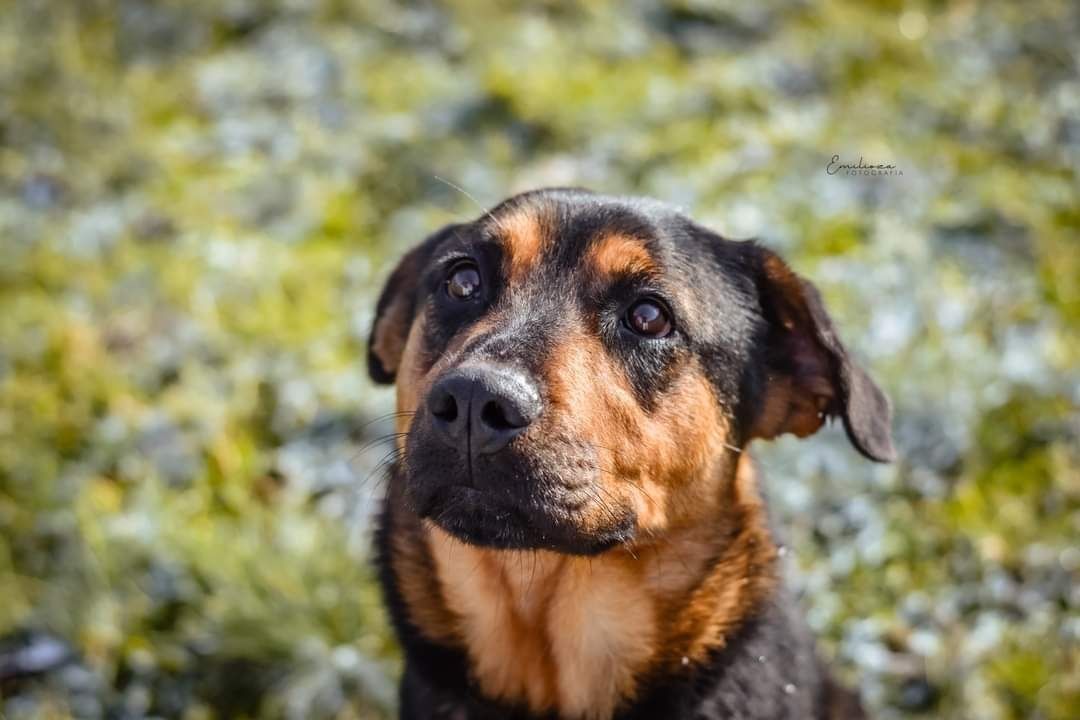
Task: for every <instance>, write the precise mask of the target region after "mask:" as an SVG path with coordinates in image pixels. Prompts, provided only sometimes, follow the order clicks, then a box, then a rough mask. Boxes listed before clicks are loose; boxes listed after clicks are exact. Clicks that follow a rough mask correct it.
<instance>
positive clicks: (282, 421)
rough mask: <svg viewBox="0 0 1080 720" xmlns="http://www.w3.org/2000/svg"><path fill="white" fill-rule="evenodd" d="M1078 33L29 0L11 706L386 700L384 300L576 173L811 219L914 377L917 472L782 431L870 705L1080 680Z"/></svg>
mask: <svg viewBox="0 0 1080 720" xmlns="http://www.w3.org/2000/svg"><path fill="white" fill-rule="evenodd" d="M1077 37H1080V7H1078V6H1077V5H1076V4H1075V3H1072V2H1068V1H1067V0H1060V1H1050V0H1033V1H1032V2H1026V3H1004V2H1001V3H993V2H989V3H978V2H975V1H974V0H957V1H955V2H930V1H927V2H901V1H900V0H892V1H890V2H880V3H860V2H855V1H854V0H828V1H827V2H821V3H811V2H807V1H806V0H769V1H768V2H758V3H739V2H733V1H723V2H708V3H706V2H699V1H697V0H672V1H671V2H667V3H649V2H644V1H641V0H638V1H636V2H629V3H620V2H614V1H609V0H590V2H586V3H582V4H570V3H563V2H555V1H548V2H542V3H529V4H525V3H510V2H493V1H487V2H468V1H466V0H455V1H453V2H446V3H433V2H423V3H416V4H397V3H390V2H382V1H380V0H324V1H323V2H306V1H303V0H285V1H283V2H269V1H265V2H264V1H260V0H228V1H226V2H218V1H217V0H155V1H153V2H150V1H140V0H115V1H113V2H106V1H105V0H83V1H82V2H77V3H73V2H65V1H64V0H8V2H6V3H4V4H2V5H0V257H2V261H0V716H4V717H6V718H12V719H14V718H29V717H68V716H75V717H117V718H120V717H123V718H127V717H132V718H134V717H144V716H167V717H187V718H205V717H215V716H235V715H242V716H252V717H254V716H259V717H290V718H306V717H337V718H347V717H363V718H367V717H378V716H380V715H379V714H380V713H385V712H388V711H389V710H390V709H391V708H392V705H393V694H394V688H393V682H392V677H393V674H394V672H395V671H396V664H395V663H396V660H395V650H394V649H393V647H392V640H391V639H390V638H389V636H388V632H387V628H386V621H385V619H384V617H383V615H382V613H381V610H380V609H379V603H378V597H377V591H376V590H375V588H374V586H373V580H372V577H371V572H370V570H369V569H368V565H367V550H366V548H367V542H368V539H367V529H368V524H369V518H370V514H371V509H372V506H373V503H374V502H375V501H376V500H375V498H377V496H378V491H379V489H380V483H379V478H380V471H381V469H382V463H381V461H382V460H384V458H385V451H386V446H385V445H384V444H379V443H377V442H375V441H376V440H377V439H378V438H379V437H380V436H382V435H383V434H385V433H386V432H388V431H389V429H390V427H389V423H388V422H387V421H386V418H385V413H386V412H387V411H388V410H389V409H390V402H391V400H390V398H389V394H388V393H386V392H385V391H375V390H374V389H373V388H372V387H371V386H370V385H369V384H368V382H367V381H366V376H365V371H364V368H363V362H362V358H363V345H364V342H365V335H366V330H367V326H368V324H369V322H370V313H371V304H372V298H373V295H374V293H375V292H376V291H377V289H378V283H379V279H380V278H381V277H383V276H384V275H385V272H386V271H387V269H388V268H389V266H390V264H391V263H392V262H393V260H394V258H396V257H397V256H398V255H399V254H400V253H401V252H403V251H404V249H405V248H406V247H408V246H409V245H410V244H411V243H413V242H416V241H417V240H419V239H420V238H421V237H422V236H423V235H424V234H425V233H426V232H430V231H431V230H432V229H434V228H436V227H438V226H439V225H440V223H444V222H447V221H449V220H452V219H457V218H462V217H468V216H472V215H475V214H477V213H478V212H479V210H478V207H477V205H478V204H482V205H487V204H490V203H493V202H495V201H497V200H498V199H500V198H501V197H503V196H505V195H507V194H509V193H510V192H512V191H514V190H519V189H524V188H528V187H535V186H539V185H548V184H579V185H586V186H589V187H592V188H595V189H599V190H604V191H608V192H633V193H640V194H647V195H653V196H656V197H659V198H661V199H664V200H667V201H670V202H673V203H675V204H678V205H680V206H683V207H685V208H686V209H687V210H688V211H690V212H692V213H693V214H694V215H695V216H696V217H698V218H699V219H701V220H703V221H705V222H706V223H708V224H711V225H712V226H713V227H715V228H716V229H717V230H719V231H721V232H723V233H725V234H727V235H730V236H736V237H739V236H751V235H756V236H759V237H761V238H762V239H763V241H765V242H767V243H769V244H770V245H772V246H774V247H776V248H778V249H779V250H781V251H782V252H784V253H785V254H786V255H787V256H788V257H789V258H790V259H791V260H792V262H793V263H794V265H795V266H796V267H797V269H799V270H800V271H802V272H803V273H805V274H807V275H808V276H810V277H813V278H814V279H815V280H816V281H817V282H818V284H819V286H820V287H821V288H822V291H823V292H824V294H825V295H826V297H827V299H828V301H829V302H830V305H831V307H832V308H833V310H834V314H835V315H836V317H837V319H838V322H839V324H840V326H841V327H842V328H843V329H844V334H845V336H846V337H847V338H848V339H849V340H850V344H851V345H852V346H853V347H854V348H855V349H856V351H857V352H858V354H860V355H862V356H863V357H864V358H865V359H866V361H867V362H868V364H869V365H870V366H871V367H872V368H873V369H874V372H875V374H876V375H877V376H878V377H880V378H881V379H882V381H883V384H884V385H885V386H886V387H887V389H888V390H889V392H890V394H891V395H892V397H893V398H894V401H895V404H896V407H897V428H896V435H897V439H898V444H899V446H900V447H901V449H902V454H903V456H904V460H903V461H901V462H900V463H898V464H897V465H895V466H892V467H888V468H878V467H870V466H869V465H868V464H866V463H864V462H862V461H860V460H858V459H856V458H855V456H854V453H853V452H852V451H851V450H850V448H849V447H847V446H846V444H845V441H844V439H843V436H842V433H841V432H839V431H837V430H835V429H833V430H830V431H828V432H826V433H823V434H822V435H819V436H818V437H817V438H815V439H813V440H812V441H804V442H801V443H796V442H795V441H794V440H784V441H782V442H779V443H776V444H774V445H773V446H771V447H768V448H761V449H760V450H759V454H760V456H761V460H762V464H763V466H764V469H765V471H766V473H765V474H766V476H767V478H768V480H767V483H768V490H769V492H770V495H771V496H772V504H773V506H774V508H775V509H776V511H777V513H778V515H779V516H780V520H781V525H782V526H784V527H785V528H786V529H787V530H786V533H787V536H786V537H787V542H788V544H789V547H791V548H793V549H794V552H792V553H790V554H789V555H788V557H790V558H791V567H790V568H789V569H790V571H791V572H790V574H791V576H792V581H793V582H794V583H795V584H796V586H797V587H798V588H799V589H800V590H801V591H802V592H803V593H804V602H805V604H806V606H807V608H808V611H809V616H810V619H811V622H812V624H813V626H814V628H815V630H816V631H817V632H818V633H819V634H820V635H821V637H822V643H823V646H824V647H825V649H826V651H827V653H828V654H829V655H830V657H832V658H834V659H835V662H836V663H837V665H838V667H840V668H841V669H842V672H843V674H844V675H845V676H846V677H847V679H849V680H850V681H852V682H856V681H857V682H859V683H860V684H861V688H862V692H863V694H864V695H865V697H866V698H867V700H868V702H869V704H870V705H871V706H872V707H873V708H875V713H876V715H877V716H879V717H882V718H901V717H916V716H923V717H948V718H979V719H980V720H982V719H994V718H1046V719H1048V720H1065V719H1066V718H1074V717H1077V715H1078V713H1080V612H1078V609H1080V582H1078V580H1080V546H1078V542H1077V540H1078V538H1080V450H1078V447H1077V437H1078V435H1080V432H1078V431H1080V412H1078V401H1080V372H1078V369H1077V368H1078V366H1080V341H1078V338H1080V209H1078V208H1080V196H1078V191H1077V188H1078V186H1080V184H1078V179H1080V178H1078V174H1080V83H1078V81H1077V78H1078V76H1080V72H1078V70H1080V51H1078V46H1077V44H1076V41H1075V39H1076V38H1077ZM834 154H838V155H840V157H841V161H842V162H851V163H854V162H856V161H857V160H858V158H860V157H863V158H865V161H866V162H867V163H879V162H888V163H893V164H895V165H896V166H897V167H898V168H899V170H901V171H902V173H903V174H902V175H899V176H883V177H876V176H854V177H852V176H844V175H842V174H838V175H829V174H827V173H826V171H825V167H826V165H827V163H828V162H829V160H830V158H831V157H832V156H833V155H834ZM440 178H446V179H447V180H449V181H450V182H451V183H453V184H455V185H460V186H461V187H462V188H464V189H466V190H467V191H468V193H469V194H471V195H472V196H474V197H475V198H476V200H475V201H474V200H472V199H471V198H469V197H466V196H465V195H464V193H462V192H459V191H458V190H456V189H455V188H453V187H451V186H450V184H449V183H446V182H443V181H442V180H440Z"/></svg>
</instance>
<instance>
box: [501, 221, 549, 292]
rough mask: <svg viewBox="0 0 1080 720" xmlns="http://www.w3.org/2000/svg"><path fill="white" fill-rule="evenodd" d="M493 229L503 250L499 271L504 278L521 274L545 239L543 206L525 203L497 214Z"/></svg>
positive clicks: (539, 252)
mask: <svg viewBox="0 0 1080 720" xmlns="http://www.w3.org/2000/svg"><path fill="white" fill-rule="evenodd" d="M495 230H496V232H497V233H498V235H499V240H500V241H501V243H502V246H503V248H504V250H505V252H506V255H505V260H504V266H503V272H504V274H505V277H506V279H507V282H514V281H516V280H518V279H520V278H523V277H525V275H527V274H528V272H529V270H531V269H532V267H533V266H534V265H535V264H536V263H537V261H538V260H539V259H540V256H541V255H542V253H543V250H544V247H545V245H546V244H547V243H548V241H549V233H548V230H547V218H546V217H545V215H544V209H543V208H542V207H541V208H537V207H528V208H522V209H519V210H516V211H514V212H511V213H510V214H508V215H500V216H499V217H498V218H497V219H496V220H495Z"/></svg>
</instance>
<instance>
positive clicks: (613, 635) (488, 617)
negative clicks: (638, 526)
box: [393, 463, 775, 720]
mask: <svg viewBox="0 0 1080 720" xmlns="http://www.w3.org/2000/svg"><path fill="white" fill-rule="evenodd" d="M740 466H741V467H740V470H742V472H740V473H738V476H739V481H738V482H736V483H735V485H734V487H733V488H732V489H733V491H734V492H733V493H732V494H731V495H729V496H728V497H729V502H730V503H731V504H730V505H729V508H728V513H727V514H728V516H729V521H730V525H728V528H727V529H726V530H725V528H724V527H722V526H719V525H720V524H717V525H696V526H693V527H689V528H686V529H683V530H674V531H670V532H668V533H666V534H665V536H664V539H663V541H662V542H659V541H658V542H654V543H651V544H650V543H646V542H639V543H636V544H635V545H634V546H633V548H628V547H618V548H615V549H612V550H609V551H607V552H605V553H602V554H600V555H598V556H595V557H578V556H568V555H561V554H557V553H553V552H548V551H509V550H491V549H483V548H477V547H474V546H470V545H467V544H465V543H463V542H461V541H459V540H457V539H455V538H453V537H451V536H450V535H448V534H447V533H445V532H444V531H442V530H441V529H439V528H438V527H436V526H434V525H432V524H430V523H428V522H425V521H420V520H419V519H418V518H416V517H415V515H412V514H411V513H408V512H407V511H403V512H402V514H401V515H400V516H399V522H400V525H399V526H398V533H397V535H396V537H395V544H394V547H395V551H394V557H393V560H394V565H395V571H396V574H397V576H398V584H399V588H400V589H401V591H402V593H403V596H404V598H405V601H406V605H407V606H408V608H409V614H410V616H411V619H412V620H413V622H414V623H415V624H416V625H417V627H418V629H420V630H421V632H423V633H424V634H425V635H427V636H428V637H430V638H431V639H432V640H435V641H437V642H440V643H444V644H451V645H456V646H458V647H461V648H462V649H463V650H464V651H465V653H466V654H467V656H468V658H469V663H470V671H471V674H472V676H473V677H474V678H475V679H476V681H477V682H478V683H479V684H480V686H481V688H482V690H483V691H484V693H485V694H486V695H488V696H489V697H492V698H498V699H502V700H505V701H509V702H511V703H521V704H525V705H528V706H529V707H530V708H531V709H532V710H534V711H536V712H546V711H551V710H555V711H557V712H558V713H559V715H560V716H562V717H567V718H581V719H582V720H603V719H605V718H610V717H611V716H612V715H613V713H614V712H615V710H616V708H617V706H618V705H619V703H620V702H621V701H623V700H625V699H628V698H633V697H635V696H636V694H637V691H638V690H639V687H638V686H639V684H640V682H641V680H642V679H643V678H644V677H645V676H647V675H648V674H649V673H651V672H656V671H664V670H670V669H677V667H678V666H679V665H680V664H682V663H685V662H686V661H698V660H702V659H704V657H705V656H706V655H707V653H708V652H709V651H710V650H712V649H714V648H716V647H720V646H722V645H723V644H724V642H725V639H726V637H727V636H728V634H729V633H730V632H731V630H732V629H733V628H734V627H735V626H736V625H737V624H738V623H740V622H741V621H742V620H743V619H744V618H745V617H746V616H747V614H749V613H750V612H752V611H753V609H754V607H756V605H757V604H758V603H759V602H760V601H761V600H762V598H764V597H765V596H766V595H767V593H768V592H769V590H770V589H771V587H772V582H773V573H772V569H773V559H774V556H775V548H774V546H773V545H772V543H771V540H770V539H769V536H768V533H767V530H766V529H765V527H764V524H763V516H762V515H761V514H760V505H759V501H758V500H757V495H756V492H755V491H754V489H753V487H752V480H751V474H750V472H749V464H748V463H741V464H740ZM734 515H738V516H740V519H739V520H738V521H734V520H733V517H732V516H734Z"/></svg>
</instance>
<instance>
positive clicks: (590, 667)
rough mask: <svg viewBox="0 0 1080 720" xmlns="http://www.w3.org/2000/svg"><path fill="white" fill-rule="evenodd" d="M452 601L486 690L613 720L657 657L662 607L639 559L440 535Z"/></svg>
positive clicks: (436, 544) (438, 552) (438, 555)
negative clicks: (503, 546) (493, 546)
mask: <svg viewBox="0 0 1080 720" xmlns="http://www.w3.org/2000/svg"><path fill="white" fill-rule="evenodd" d="M431 550H432V555H433V559H434V561H435V568H436V571H437V573H438V575H439V578H440V581H441V582H440V585H441V587H442V589H443V594H444V596H445V601H446V604H447V606H448V607H449V609H450V610H451V611H452V612H453V613H454V614H455V615H456V616H457V618H458V623H459V627H458V633H459V635H460V640H461V642H462V643H463V644H464V646H465V650H466V652H467V654H468V656H469V659H470V663H471V665H472V668H473V672H474V675H475V677H476V679H477V681H478V682H479V683H480V685H481V688H482V689H483V691H484V693H485V694H487V695H489V696H491V697H493V698H498V699H501V700H505V701H509V702H513V703H523V704H526V705H528V706H529V707H530V709H532V710H533V711H535V712H538V713H540V712H544V711H550V710H557V711H558V712H559V714H560V715H562V716H564V717H580V718H607V717H610V716H611V715H612V713H613V712H614V709H615V706H616V705H617V703H618V701H619V699H620V698H622V697H624V696H627V695H631V694H632V693H633V691H634V685H635V678H636V676H637V675H638V671H639V670H640V669H641V668H643V667H645V666H647V665H648V664H649V661H650V659H651V658H652V656H653V654H654V652H655V645H656V637H657V607H656V603H655V601H654V599H653V597H652V596H651V595H650V594H649V593H646V592H643V590H642V585H643V583H642V580H641V574H642V573H643V572H644V569H643V568H642V567H641V566H639V565H636V564H634V563H622V562H611V561H602V560H595V559H589V558H577V557H567V556H559V555H555V554H552V553H546V552H542V551H541V552H520V553H519V552H500V553H492V552H487V551H484V550H478V549H476V548H473V547H470V546H467V545H464V544H462V543H460V542H458V541H456V540H454V539H452V538H450V537H449V536H447V535H445V534H443V533H442V532H441V531H438V530H433V531H432V534H431Z"/></svg>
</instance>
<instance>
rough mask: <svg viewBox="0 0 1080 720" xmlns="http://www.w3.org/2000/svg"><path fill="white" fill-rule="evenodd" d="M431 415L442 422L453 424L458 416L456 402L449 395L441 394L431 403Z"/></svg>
mask: <svg viewBox="0 0 1080 720" xmlns="http://www.w3.org/2000/svg"><path fill="white" fill-rule="evenodd" d="M431 414H432V415H434V416H435V417H437V418H439V419H440V420H443V421H444V422H454V420H456V419H457V415H458V406H457V400H455V399H454V396H453V395H451V394H450V393H443V394H441V395H439V396H438V397H436V398H434V402H432V403H431Z"/></svg>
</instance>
